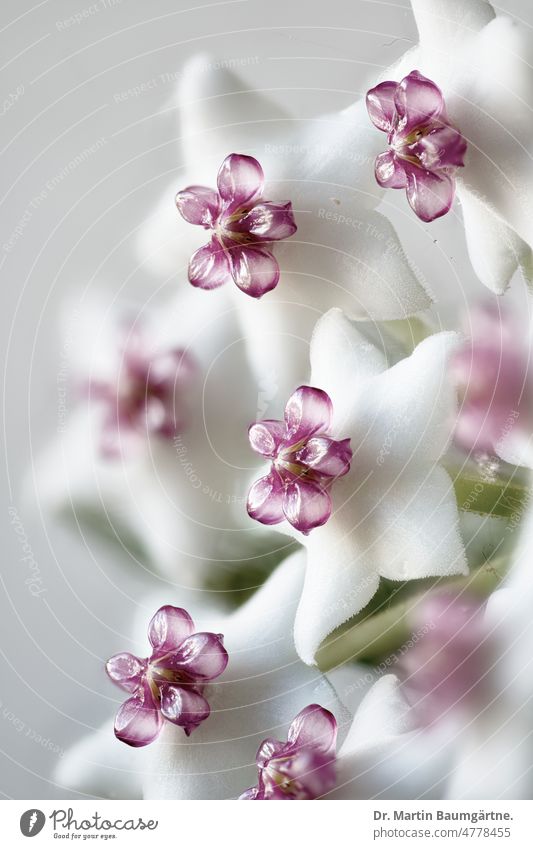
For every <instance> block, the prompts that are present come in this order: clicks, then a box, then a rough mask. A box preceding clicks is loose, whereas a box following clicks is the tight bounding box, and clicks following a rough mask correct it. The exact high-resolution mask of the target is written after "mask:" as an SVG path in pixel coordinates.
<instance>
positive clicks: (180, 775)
mask: <svg viewBox="0 0 533 849" xmlns="http://www.w3.org/2000/svg"><path fill="white" fill-rule="evenodd" d="M304 567H305V557H304V555H303V553H302V552H299V553H297V554H295V555H293V556H291V557H290V558H289V559H287V560H286V561H285V562H284V563H282V564H281V565H280V566H279V567H278V569H277V570H276V572H275V573H274V574H273V575H272V577H271V578H270V579H269V580H268V581H267V582H266V584H264V585H263V587H262V588H261V589H260V590H259V591H258V592H257V593H256V595H255V596H254V597H253V598H252V599H251V600H250V601H249V602H248V603H247V604H245V605H244V606H243V607H241V608H239V609H238V610H237V611H236V612H235V613H233V614H230V615H229V616H227V617H226V618H223V617H221V616H220V614H215V615H213V614H212V615H211V616H209V617H208V618H207V619H206V621H205V622H202V627H207V628H208V629H215V630H218V629H221V630H223V631H224V644H225V646H226V648H227V650H228V654H229V658H230V660H229V663H228V666H227V668H226V670H225V672H224V673H223V674H222V675H221V676H220V678H218V679H217V680H216V681H213V682H211V683H210V685H209V700H210V706H211V715H210V718H209V721H208V722H204V723H202V725H201V726H200V727H199V728H197V729H196V730H195V732H194V734H192V735H191V736H190V737H189V738H185V737H184V735H183V731H182V730H181V729H179V728H176V727H175V726H173V725H171V724H170V723H167V724H166V726H165V727H164V728H163V729H162V731H161V734H160V735H159V738H158V740H157V741H156V742H154V743H152V745H151V746H148V747H146V748H144V749H132V748H130V747H128V746H124V745H122V744H121V743H120V742H119V741H118V740H116V739H115V738H114V735H113V724H112V722H107V723H106V724H105V725H104V726H103V727H102V728H101V729H100V730H98V731H96V732H95V733H94V734H92V735H91V736H89V737H87V738H86V739H84V740H82V741H81V742H80V743H78V744H77V745H76V746H75V747H74V748H73V749H72V750H71V751H70V752H69V753H68V754H67V756H66V757H65V758H64V759H63V760H62V761H61V763H60V765H59V767H58V770H57V772H56V781H57V782H58V784H59V785H60V786H61V787H63V788H65V789H68V790H70V791H72V790H74V791H76V792H81V793H85V794H88V795H96V796H103V797H111V798H143V797H144V798H145V799H237V798H238V797H239V796H240V795H241V794H242V793H243V791H244V790H246V788H247V787H251V786H252V785H253V784H255V783H256V781H257V765H256V762H255V754H256V752H257V749H258V748H259V746H260V744H261V743H262V742H263V741H264V739H265V738H266V737H273V738H277V739H285V738H286V735H287V729H288V728H289V726H290V725H291V722H292V720H293V719H294V717H295V716H296V715H297V714H299V713H300V711H302V710H303V709H304V708H305V707H306V706H308V705H310V704H320V705H321V706H322V707H323V708H324V709H325V710H327V711H330V712H331V713H332V714H333V715H334V716H335V720H336V723H337V725H338V747H337V758H336V762H335V784H334V787H332V788H330V789H329V791H328V794H327V798H369V797H373V796H376V795H383V796H385V797H387V796H389V797H393V798H403V795H402V794H404V793H405V792H406V788H407V787H408V788H409V791H411V790H414V792H415V793H416V794H422V793H423V792H424V782H425V781H426V774H425V773H424V772H423V771H420V772H419V773H418V774H417V775H416V776H415V777H414V778H413V776H408V779H407V783H404V782H403V781H402V780H401V778H400V779H398V776H397V774H396V770H394V779H393V781H392V782H391V781H390V779H389V771H390V770H393V768H394V766H395V765H396V766H397V762H398V760H399V759H401V756H402V752H403V751H404V749H406V748H407V749H408V748H409V746H410V745H411V740H412V719H411V716H410V711H409V710H408V705H407V703H406V702H405V699H404V698H403V695H402V692H401V689H400V687H399V682H398V680H397V679H396V677H395V676H393V675H387V676H385V677H383V678H381V679H380V680H378V681H377V682H376V683H375V684H374V685H373V686H372V687H371V689H369V688H368V685H367V683H366V681H365V671H364V670H362V669H361V668H360V667H357V666H353V667H351V668H350V670H349V674H348V675H347V676H344V677H343V679H342V686H339V688H338V695H337V693H336V691H335V689H334V688H333V687H332V685H331V683H330V682H329V681H328V679H327V677H325V676H323V675H321V674H320V673H319V672H317V670H316V669H313V668H311V667H308V666H305V665H304V664H303V663H302V662H301V661H300V660H299V659H298V657H297V655H296V653H295V650H294V645H293V641H292V638H291V637H292V626H293V621H294V609H295V604H296V600H297V598H298V595H299V592H300V590H301V586H302V581H303V575H304ZM160 601H161V599H160V598H158V599H157V600H154V602H153V603H154V605H156V606H157V605H158V604H159V603H160ZM143 619H144V616H143ZM144 627H145V622H144V621H143V623H142V627H141V629H140V645H142V642H143V633H142V632H143V630H144ZM354 696H355V698H354ZM348 701H350V702H351V703H352V704H350V707H349V708H348V707H346V706H345V704H346V703H347V702H348ZM343 702H344V703H343ZM352 714H355V715H354V716H353V718H352Z"/></svg>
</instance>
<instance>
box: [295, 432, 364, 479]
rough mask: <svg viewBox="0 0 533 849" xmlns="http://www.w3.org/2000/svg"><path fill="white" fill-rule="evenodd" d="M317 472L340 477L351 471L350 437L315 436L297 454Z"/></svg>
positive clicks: (306, 464) (298, 457)
mask: <svg viewBox="0 0 533 849" xmlns="http://www.w3.org/2000/svg"><path fill="white" fill-rule="evenodd" d="M295 457H296V459H297V460H298V462H300V463H303V464H304V465H305V466H308V467H309V468H310V469H313V470H314V471H315V472H319V473H320V474H321V475H326V476H328V477H340V476H341V475H345V474H346V473H347V472H349V471H350V462H351V459H352V449H351V448H350V440H349V439H342V440H337V439H331V438H330V437H327V436H313V437H312V438H311V439H310V440H309V441H308V442H306V443H305V445H304V446H303V448H300V450H299V451H298V452H297V453H296V455H295Z"/></svg>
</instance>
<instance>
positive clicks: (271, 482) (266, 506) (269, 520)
mask: <svg viewBox="0 0 533 849" xmlns="http://www.w3.org/2000/svg"><path fill="white" fill-rule="evenodd" d="M246 509H247V510H248V515H249V516H250V517H251V518H252V519H255V520H256V521H257V522H261V524H263V525H277V524H278V523H279V522H283V519H284V518H285V514H284V512H283V485H282V482H281V478H280V477H279V475H278V474H277V472H275V471H273V472H271V473H270V474H269V475H265V477H263V478H259V480H257V481H255V483H253V484H252V486H251V487H250V491H249V492H248V501H247V504H246Z"/></svg>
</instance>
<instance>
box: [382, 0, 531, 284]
mask: <svg viewBox="0 0 533 849" xmlns="http://www.w3.org/2000/svg"><path fill="white" fill-rule="evenodd" d="M411 6H412V8H413V12H414V16H415V20H416V24H417V27H418V31H419V35H420V44H419V45H418V46H417V47H415V48H414V49H413V50H411V51H408V52H407V53H406V54H405V56H404V57H402V59H401V60H400V61H399V63H398V64H397V65H396V66H394V67H393V68H392V69H390V68H389V69H388V70H387V71H385V72H384V73H383V74H381V79H382V80H390V79H393V80H399V79H401V78H402V77H403V76H405V75H406V74H408V73H409V72H410V71H411V70H412V69H413V68H417V69H418V70H419V71H420V72H421V73H422V74H423V75H424V76H426V77H429V79H430V80H432V81H433V82H434V83H435V84H436V85H437V86H438V87H439V88H440V89H441V91H442V93H443V95H444V100H445V102H446V110H447V114H448V118H449V120H450V121H451V123H452V124H453V125H454V126H456V127H458V128H459V129H460V130H461V134H462V135H463V137H464V138H465V139H466V142H467V145H468V147H467V152H466V156H465V161H464V168H460V169H459V170H458V171H457V174H456V180H457V197H458V199H459V201H460V204H461V211H462V217H463V222H464V228H465V235H466V241H467V247H468V251H469V254H470V260H471V262H472V265H473V267H474V270H475V271H476V274H477V275H478V277H479V278H480V280H481V281H482V282H483V283H484V284H485V285H486V286H488V287H489V288H490V289H492V291H494V292H497V293H499V294H501V293H503V292H504V291H505V289H506V287H507V285H508V283H509V281H510V279H511V277H512V276H513V274H514V272H515V271H516V269H517V268H520V270H521V271H522V273H523V275H524V277H525V278H526V280H527V281H528V283H530V284H531V283H532V282H533V254H532V246H533V215H532V208H531V197H532V196H533V160H532V157H531V152H530V149H529V140H530V139H531V135H532V133H533V110H532V106H533V62H532V51H531V38H530V34H529V32H528V31H527V30H526V27H525V26H523V25H522V24H519V23H518V22H516V21H512V20H511V19H510V18H506V17H500V16H496V13H495V11H494V9H493V8H492V6H491V5H490V4H489V3H488V2H486V0H469V2H468V4H465V3H464V2H463V0H411Z"/></svg>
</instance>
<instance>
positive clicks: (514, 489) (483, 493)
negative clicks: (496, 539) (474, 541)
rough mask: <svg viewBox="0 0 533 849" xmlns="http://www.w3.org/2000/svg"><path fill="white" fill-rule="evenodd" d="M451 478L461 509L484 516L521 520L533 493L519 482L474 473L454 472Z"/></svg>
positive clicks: (517, 480)
mask: <svg viewBox="0 0 533 849" xmlns="http://www.w3.org/2000/svg"><path fill="white" fill-rule="evenodd" d="M452 477H453V485H454V488H455V494H456V497H457V505H458V507H459V509H460V510H463V511H465V512H470V513H478V514H480V515H482V516H500V517H503V518H505V519H514V518H516V517H518V518H519V517H520V516H522V514H523V513H524V511H525V509H526V507H527V505H528V503H529V501H530V500H531V496H532V494H533V493H532V490H531V488H530V487H529V486H526V484H525V483H524V482H523V481H521V480H519V479H516V480H513V479H509V480H504V479H501V478H495V479H494V480H492V479H487V478H483V477H481V476H475V475H473V474H466V475H465V474H457V475H453V473H452Z"/></svg>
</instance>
